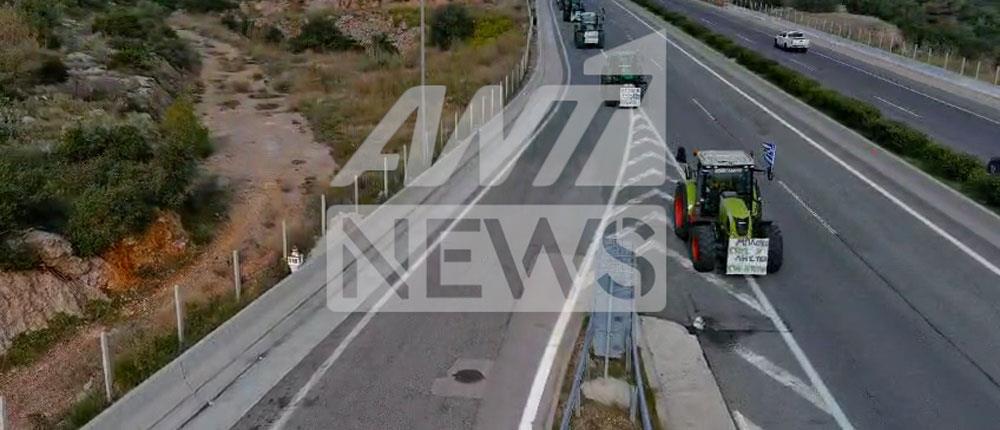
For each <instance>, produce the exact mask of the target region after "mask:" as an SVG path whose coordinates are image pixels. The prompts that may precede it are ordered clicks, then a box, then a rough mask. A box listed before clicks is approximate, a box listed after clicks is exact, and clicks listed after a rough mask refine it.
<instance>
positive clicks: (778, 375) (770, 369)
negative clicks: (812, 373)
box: [733, 345, 829, 413]
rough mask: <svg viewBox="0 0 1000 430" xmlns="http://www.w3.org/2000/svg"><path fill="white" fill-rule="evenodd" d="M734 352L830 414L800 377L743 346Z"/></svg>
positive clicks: (814, 392) (739, 346)
mask: <svg viewBox="0 0 1000 430" xmlns="http://www.w3.org/2000/svg"><path fill="white" fill-rule="evenodd" d="M733 352H735V353H736V355H738V356H739V357H740V358H742V359H743V360H745V361H746V362H747V363H750V365H752V366H753V367H756V368H757V370H760V371H761V372H763V373H764V374H765V375H767V376H769V377H771V379H774V380H775V381H777V382H778V383H779V384H781V385H784V386H785V387H788V389H790V390H792V391H793V392H795V394H798V395H799V397H802V398H803V399H805V400H806V401H808V402H809V403H812V404H813V406H815V407H816V408H817V409H819V410H821V411H823V412H826V413H829V411H828V410H827V406H826V404H824V402H823V399H820V398H819V396H818V395H817V394H816V390H814V389H813V388H812V387H810V386H809V384H807V383H806V382H805V381H803V380H802V379H800V378H799V377H798V376H795V375H793V374H792V373H791V372H789V371H787V370H785V369H784V368H782V367H781V366H778V365H777V364H774V362H772V361H771V360H769V359H768V358H767V357H764V356H763V355H760V354H758V353H756V352H753V351H751V350H749V349H747V348H746V347H744V346H743V345H737V346H736V347H735V348H733Z"/></svg>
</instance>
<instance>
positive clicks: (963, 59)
mask: <svg viewBox="0 0 1000 430" xmlns="http://www.w3.org/2000/svg"><path fill="white" fill-rule="evenodd" d="M958 74H960V75H962V76H965V57H962V69H961V71H959V72H958Z"/></svg>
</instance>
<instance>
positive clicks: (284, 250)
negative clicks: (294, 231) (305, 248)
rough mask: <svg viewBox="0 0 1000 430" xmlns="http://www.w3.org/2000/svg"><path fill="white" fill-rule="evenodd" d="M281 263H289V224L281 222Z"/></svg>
mask: <svg viewBox="0 0 1000 430" xmlns="http://www.w3.org/2000/svg"><path fill="white" fill-rule="evenodd" d="M281 261H284V262H286V263H287V262H288V223H286V222H285V220H281Z"/></svg>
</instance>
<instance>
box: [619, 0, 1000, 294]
mask: <svg viewBox="0 0 1000 430" xmlns="http://www.w3.org/2000/svg"><path fill="white" fill-rule="evenodd" d="M613 1H614V2H615V4H616V5H618V7H620V8H622V9H623V10H625V12H628V13H629V14H631V15H632V16H633V17H635V18H636V19H638V20H639V21H640V22H642V23H643V24H645V25H646V26H647V27H649V29H650V30H653V31H654V32H655V33H656V34H658V35H659V36H660V37H662V38H663V39H664V40H665V41H666V42H667V43H669V44H670V45H671V46H673V47H674V48H676V49H677V50H678V51H680V52H681V53H683V54H684V55H685V56H686V57H688V58H690V59H691V61H693V62H694V63H695V64H697V65H699V66H701V68H703V69H705V70H706V71H708V73H709V74H711V75H712V76H715V78H716V79H718V80H719V81H721V82H722V83H724V84H726V86H728V87H729V88H731V89H732V90H733V91H735V92H736V93H737V94H739V95H740V96H742V97H743V98H745V99H746V100H747V101H749V102H750V103H752V104H753V105H754V106H757V107H758V108H759V109H760V110H762V111H763V112H764V113H766V114H767V115H768V116H770V117H771V118H773V119H774V120H775V121H777V122H778V123H779V124H781V125H783V126H785V128H787V129H789V130H791V131H792V132H793V133H795V135H796V136H799V138H801V139H802V140H803V141H805V142H806V143H808V144H809V145H810V146H812V147H813V148H816V150H818V151H819V152H820V153H822V154H823V155H825V156H826V157H827V158H829V159H831V160H833V161H834V162H835V163H837V164H838V165H840V166H841V167H843V168H844V169H845V170H847V171H848V172H849V173H851V174H852V175H854V177H856V178H858V179H859V180H861V181H862V182H864V183H865V184H867V185H868V186H869V187H871V188H872V189H874V190H875V191H876V192H878V193H879V194H881V195H882V196H883V197H885V198H886V199H888V200H889V201H891V202H892V203H893V204H895V205H896V206H898V207H899V208H901V209H903V211H905V212H906V213H908V214H910V215H911V216H912V217H914V218H916V219H917V220H918V221H920V222H921V223H922V224H924V225H925V226H927V227H928V228H929V229H931V231H933V232H934V233H937V234H938V235H939V236H941V237H942V238H944V239H945V240H947V241H948V242H950V243H951V244H952V245H954V246H955V247H956V248H958V249H959V250H961V251H962V252H964V253H965V254H966V255H968V256H969V257H971V258H972V259H973V260H975V261H976V262H977V263H979V264H980V265H982V266H983V267H985V268H986V269H987V270H989V271H990V272H993V274H995V275H997V276H1000V267H997V266H996V265H995V264H993V263H992V262H990V261H989V260H987V259H986V258H985V257H983V256H982V255H980V254H979V253H978V252H976V251H975V250H973V249H972V248H970V247H969V246H968V245H966V244H964V243H962V242H961V241H959V240H958V239H957V238H955V236H952V235H951V234H950V233H948V232H947V231H945V230H944V229H943V228H941V227H939V226H938V225H937V224H935V223H934V222H933V221H931V220H929V219H927V217H925V216H923V215H921V214H920V213H919V212H917V211H916V210H915V209H913V208H912V207H910V205H907V204H906V203H905V202H903V201H902V200H900V199H899V198H898V197H896V196H895V195H894V194H892V193H890V192H889V191H888V190H886V189H885V188H883V187H882V186H881V185H879V184H877V183H875V181H873V180H871V179H869V178H868V177H867V176H865V175H864V174H863V173H861V172H860V171H858V169H855V168H854V167H852V166H851V165H850V164H848V163H847V162H846V161H844V160H843V159H841V158H840V157H838V156H837V155H835V154H834V153H832V152H830V150H828V149H826V148H824V147H823V145H820V144H819V143H818V142H816V141H815V140H813V138H811V137H809V136H807V135H806V134H805V133H803V132H802V131H801V130H799V129H798V128H796V127H795V126H793V125H791V124H789V123H788V121H785V119H784V118H782V117H781V116H779V115H778V114H776V113H774V111H772V110H771V109H770V108H768V107H767V106H764V104H763V103H761V102H760V101H758V100H757V99H755V98H753V97H751V96H750V95H749V94H747V93H746V92H745V91H743V90H742V89H740V88H739V87H737V86H736V85H735V84H733V83H732V82H729V80H727V79H726V78H724V77H722V75H720V74H719V73H718V72H716V71H715V70H714V69H712V68H711V67H708V65H706V64H705V63H703V62H702V61H701V60H699V59H698V58H696V57H695V56H694V55H692V54H691V53H689V52H687V51H686V50H685V49H684V48H681V47H680V45H678V44H676V43H674V41H672V40H670V39H668V38H667V37H666V36H665V35H664V34H663V33H661V32H660V31H659V30H657V29H656V28H654V27H653V26H651V25H649V24H648V23H646V22H645V21H643V20H641V19H640V18H639V16H638V15H636V14H635V13H633V12H632V11H631V10H628V9H626V8H625V6H622V4H621V3H620V2H619V1H618V0H613Z"/></svg>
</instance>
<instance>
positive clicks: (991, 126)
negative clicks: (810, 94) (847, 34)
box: [658, 0, 1000, 160]
mask: <svg viewBox="0 0 1000 430" xmlns="http://www.w3.org/2000/svg"><path fill="white" fill-rule="evenodd" d="M658 1H659V3H660V4H662V5H663V6H665V7H666V8H667V9H668V10H672V11H675V12H680V13H683V14H684V15H686V16H688V17H689V18H691V19H692V20H694V21H695V22H697V23H699V24H702V25H704V26H705V27H707V28H709V29H710V30H712V31H714V32H717V33H720V34H723V35H725V36H726V37H728V38H729V39H730V40H732V41H733V42H735V43H737V44H739V45H742V46H744V47H747V48H750V49H753V50H754V51H756V52H759V53H761V54H763V55H764V56H766V57H767V58H770V59H772V60H775V61H777V62H779V63H781V64H782V65H784V66H785V67H788V68H790V69H793V70H795V71H798V72H799V73H802V74H804V75H806V76H808V77H810V78H812V79H815V80H817V81H819V82H821V83H823V84H824V85H826V86H827V87H829V88H831V89H834V90H837V91H838V92H840V93H841V94H845V95H848V96H851V97H854V98H857V99H859V100H863V101H865V102H867V103H869V104H871V105H872V106H875V107H876V108H878V109H879V110H881V111H882V113H883V114H884V115H886V116H887V117H889V118H892V119H895V120H898V121H902V122H905V123H907V124H909V125H910V126H912V127H915V128H916V129H918V130H921V131H923V132H924V133H927V134H928V135H930V136H931V137H933V138H934V139H935V140H937V141H938V142H940V143H942V144H944V145H947V146H950V147H952V148H955V149H958V150H961V151H964V152H968V153H971V154H974V155H977V156H979V157H980V158H982V159H984V160H988V159H989V158H990V157H995V156H997V155H998V154H1000V106H998V104H997V103H994V104H992V105H986V104H983V103H981V102H979V101H974V100H969V99H966V98H964V97H961V96H959V95H955V94H952V93H949V92H947V91H943V90H941V89H938V88H935V87H931V86H928V85H925V84H923V83H920V82H915V81H913V80H911V79H907V78H906V77H903V76H900V75H898V74H896V73H894V72H892V71H890V70H887V69H880V68H877V67H873V66H871V65H869V64H867V63H865V62H863V61H860V60H857V59H855V58H852V57H850V56H848V55H844V54H842V53H840V52H836V51H834V50H832V49H828V48H824V47H817V46H813V47H812V48H811V49H810V50H809V52H808V53H806V54H800V53H794V52H784V51H782V50H779V49H777V48H775V47H774V46H773V42H774V36H775V34H776V33H775V31H774V30H773V29H772V28H770V27H767V26H765V25H764V24H762V23H761V22H760V21H758V20H755V19H749V18H745V17H737V16H733V15H732V14H730V13H727V12H725V11H723V10H720V9H719V8H717V7H714V6H711V5H709V4H707V3H704V2H701V1H698V0H658ZM790 30H791V29H790ZM805 30H806V32H810V31H814V30H812V29H808V28H807V29H805Z"/></svg>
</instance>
